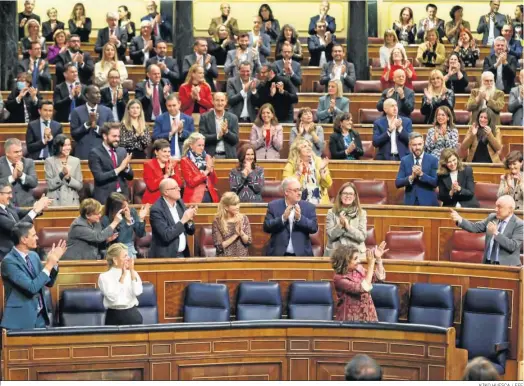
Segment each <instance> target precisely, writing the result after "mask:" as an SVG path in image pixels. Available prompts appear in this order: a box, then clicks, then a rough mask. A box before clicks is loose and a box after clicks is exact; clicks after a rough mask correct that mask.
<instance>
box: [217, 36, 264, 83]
mask: <svg viewBox="0 0 524 386" xmlns="http://www.w3.org/2000/svg"><path fill="white" fill-rule="evenodd" d="M243 62H249V63H251V67H252V69H253V70H252V71H253V74H252V75H255V74H256V73H257V72H258V70H259V69H260V66H261V64H260V57H259V56H258V50H257V49H256V48H249V36H248V34H247V33H241V34H240V35H239V36H238V48H236V49H234V50H231V51H229V52H228V53H227V58H226V63H225V64H224V72H225V73H226V77H228V78H232V77H234V76H236V75H237V74H238V69H239V67H240V63H243Z"/></svg>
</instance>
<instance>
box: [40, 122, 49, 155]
mask: <svg viewBox="0 0 524 386" xmlns="http://www.w3.org/2000/svg"><path fill="white" fill-rule="evenodd" d="M47 127H49V121H44V128H47ZM48 146H49V144H47V145H45V146H44V148H43V149H42V150H43V151H42V158H44V159H45V158H47V157H49V150H48Z"/></svg>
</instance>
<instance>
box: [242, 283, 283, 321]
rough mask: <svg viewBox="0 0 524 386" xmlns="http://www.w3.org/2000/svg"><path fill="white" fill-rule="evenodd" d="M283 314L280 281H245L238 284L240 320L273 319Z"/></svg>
mask: <svg viewBox="0 0 524 386" xmlns="http://www.w3.org/2000/svg"><path fill="white" fill-rule="evenodd" d="M281 316H282V299H281V296H280V286H279V285H278V283H260V282H253V283H249V282H243V283H240V284H239V285H238V296H237V319H238V320H271V319H280V317H281Z"/></svg>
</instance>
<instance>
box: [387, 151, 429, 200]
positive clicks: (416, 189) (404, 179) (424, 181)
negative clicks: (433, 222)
mask: <svg viewBox="0 0 524 386" xmlns="http://www.w3.org/2000/svg"><path fill="white" fill-rule="evenodd" d="M413 165H415V160H414V159H413V154H412V153H409V154H408V155H406V156H404V157H403V158H402V159H401V160H400V167H399V170H398V174H397V179H396V180H395V186H396V187H397V189H398V188H402V187H405V191H404V204H406V205H415V200H418V205H422V206H439V205H438V201H437V194H436V193H435V188H436V187H437V169H438V158H437V157H435V156H433V155H431V154H429V153H424V156H423V158H422V172H423V174H422V176H421V177H418V178H416V179H414V180H413V184H410V183H409V180H408V178H409V176H411V170H412V168H413Z"/></svg>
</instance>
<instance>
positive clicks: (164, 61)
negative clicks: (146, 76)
mask: <svg viewBox="0 0 524 386" xmlns="http://www.w3.org/2000/svg"><path fill="white" fill-rule="evenodd" d="M155 52H156V55H155V56H153V57H152V58H150V59H148V60H147V62H146V68H149V66H150V65H152V64H156V65H157V66H158V67H159V68H160V72H161V74H162V78H163V79H166V80H168V81H169V83H171V86H172V88H173V90H172V91H176V90H178V85H179V83H180V81H181V79H180V71H179V70H178V63H177V62H176V59H174V58H171V57H169V56H167V43H166V42H165V41H163V40H159V41H158V42H156V46H155Z"/></svg>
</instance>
